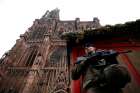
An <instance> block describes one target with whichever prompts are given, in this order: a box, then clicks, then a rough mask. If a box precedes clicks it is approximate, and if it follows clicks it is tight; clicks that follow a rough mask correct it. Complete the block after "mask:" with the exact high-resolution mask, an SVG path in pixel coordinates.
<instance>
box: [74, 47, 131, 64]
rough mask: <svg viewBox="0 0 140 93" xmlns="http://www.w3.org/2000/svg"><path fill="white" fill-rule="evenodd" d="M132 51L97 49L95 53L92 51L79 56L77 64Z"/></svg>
mask: <svg viewBox="0 0 140 93" xmlns="http://www.w3.org/2000/svg"><path fill="white" fill-rule="evenodd" d="M129 52H132V51H131V50H128V51H122V52H117V51H115V50H100V51H96V52H95V53H90V54H88V55H85V56H81V57H78V58H77V62H76V63H75V64H80V63H81V62H83V61H84V62H89V61H90V62H91V61H98V60H101V59H106V58H110V57H114V58H116V57H117V56H118V55H119V54H124V53H129Z"/></svg>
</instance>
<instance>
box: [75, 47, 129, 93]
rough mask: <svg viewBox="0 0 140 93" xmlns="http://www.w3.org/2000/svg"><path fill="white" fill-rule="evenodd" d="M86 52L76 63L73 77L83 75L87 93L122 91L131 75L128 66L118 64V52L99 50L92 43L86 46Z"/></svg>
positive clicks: (114, 92) (117, 92)
mask: <svg viewBox="0 0 140 93" xmlns="http://www.w3.org/2000/svg"><path fill="white" fill-rule="evenodd" d="M85 53H86V55H84V56H82V57H78V59H77V62H76V63H75V64H74V67H73V69H72V79H73V80H77V79H79V78H80V76H83V88H84V90H86V92H87V93H121V88H122V87H124V86H125V85H126V83H128V82H130V75H129V73H128V71H127V70H126V68H124V67H122V66H120V65H118V62H117V60H116V58H115V57H116V56H117V55H118V53H117V52H116V51H113V50H105V51H103V50H97V49H96V47H93V46H91V45H88V46H86V47H85ZM116 77H117V78H116ZM113 79H114V81H116V82H114V81H113ZM118 82H120V83H118ZM112 86H113V87H112Z"/></svg>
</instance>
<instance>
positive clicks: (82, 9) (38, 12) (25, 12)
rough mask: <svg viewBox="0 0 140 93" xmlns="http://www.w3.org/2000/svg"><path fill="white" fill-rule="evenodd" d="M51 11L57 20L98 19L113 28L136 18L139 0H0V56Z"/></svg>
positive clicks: (139, 17) (139, 6)
mask: <svg viewBox="0 0 140 93" xmlns="http://www.w3.org/2000/svg"><path fill="white" fill-rule="evenodd" d="M55 8H59V9H60V19H61V20H74V19H75V18H76V17H79V18H80V20H92V19H93V17H98V18H99V19H100V23H101V24H102V25H105V24H112V25H113V24H118V23H124V22H126V21H135V20H136V19H140V12H139V11H140V1H139V0H0V57H1V56H2V55H3V54H4V52H6V51H8V50H10V49H11V48H12V46H13V45H14V44H15V42H16V39H18V38H19V35H20V34H23V33H24V32H25V31H26V30H27V29H28V28H29V27H30V26H31V25H32V23H33V21H34V20H35V19H38V18H40V17H41V16H42V15H43V14H44V13H45V12H46V10H52V9H55Z"/></svg>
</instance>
